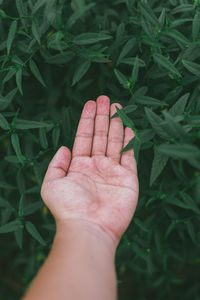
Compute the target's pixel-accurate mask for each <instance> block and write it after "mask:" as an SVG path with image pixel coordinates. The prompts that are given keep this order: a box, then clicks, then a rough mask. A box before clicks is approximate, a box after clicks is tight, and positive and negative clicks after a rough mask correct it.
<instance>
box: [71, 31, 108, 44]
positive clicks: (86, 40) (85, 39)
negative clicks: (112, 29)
mask: <svg viewBox="0 0 200 300" xmlns="http://www.w3.org/2000/svg"><path fill="white" fill-rule="evenodd" d="M112 38H113V37H112V36H111V35H105V34H100V33H96V32H87V33H81V34H80V35H78V36H76V37H75V38H74V39H73V43H74V44H76V45H89V44H94V43H98V42H100V41H105V40H110V39H112Z"/></svg>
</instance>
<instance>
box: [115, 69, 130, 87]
mask: <svg viewBox="0 0 200 300" xmlns="http://www.w3.org/2000/svg"><path fill="white" fill-rule="evenodd" d="M114 73H115V75H116V77H117V79H118V81H119V83H121V85H123V87H124V88H125V89H129V86H128V84H127V83H128V80H127V78H126V77H125V76H124V74H122V73H121V72H120V71H119V70H117V69H114Z"/></svg>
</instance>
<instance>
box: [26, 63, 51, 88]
mask: <svg viewBox="0 0 200 300" xmlns="http://www.w3.org/2000/svg"><path fill="white" fill-rule="evenodd" d="M29 67H30V69H31V72H32V73H33V75H34V76H35V77H36V78H37V80H38V81H39V82H40V83H41V84H42V85H43V86H44V87H47V86H46V84H45V83H44V81H43V79H42V76H41V74H40V71H39V69H38V67H37V65H36V63H35V62H34V61H33V60H32V59H31V60H30V62H29Z"/></svg>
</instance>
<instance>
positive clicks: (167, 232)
mask: <svg viewBox="0 0 200 300" xmlns="http://www.w3.org/2000/svg"><path fill="white" fill-rule="evenodd" d="M175 226H176V221H175V220H172V221H171V224H170V225H169V227H168V228H167V231H166V232H165V239H167V238H168V236H169V234H170V233H171V232H172V230H173V229H174V227H175Z"/></svg>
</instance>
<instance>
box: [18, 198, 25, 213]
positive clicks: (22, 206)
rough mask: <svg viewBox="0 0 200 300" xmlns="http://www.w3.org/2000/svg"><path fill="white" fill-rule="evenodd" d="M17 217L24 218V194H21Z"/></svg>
mask: <svg viewBox="0 0 200 300" xmlns="http://www.w3.org/2000/svg"><path fill="white" fill-rule="evenodd" d="M18 215H19V217H23V216H24V194H22V195H21V197H20V201H19V209H18Z"/></svg>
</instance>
